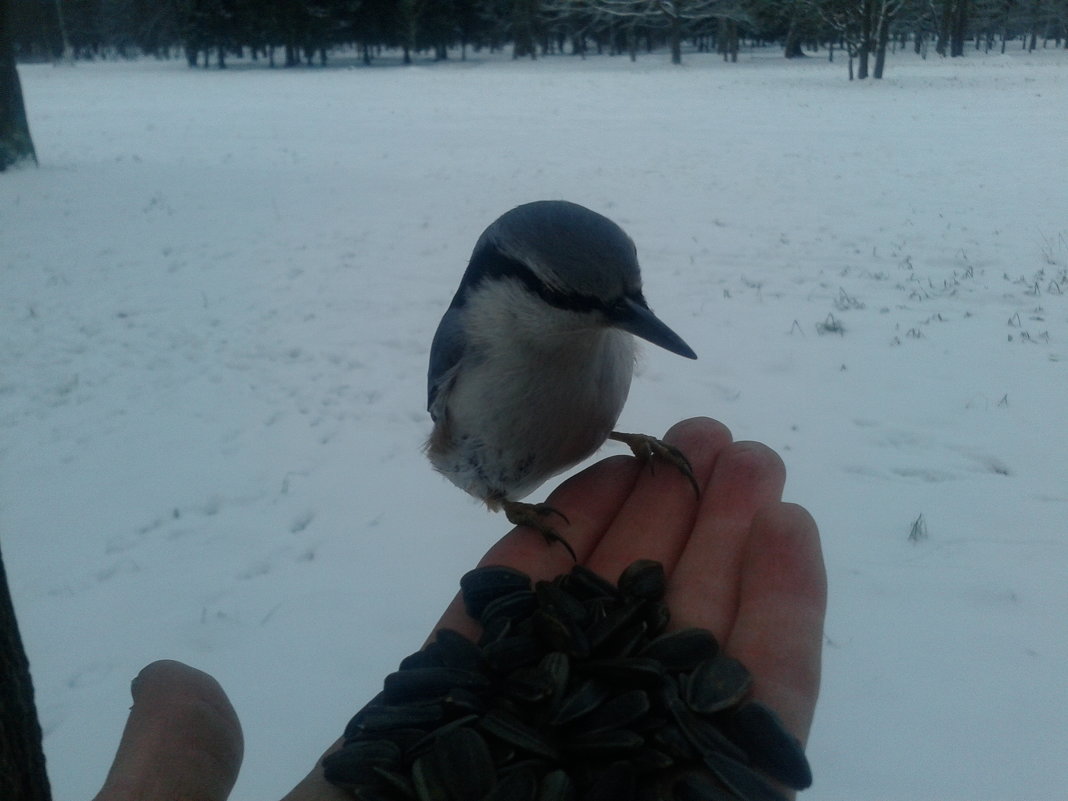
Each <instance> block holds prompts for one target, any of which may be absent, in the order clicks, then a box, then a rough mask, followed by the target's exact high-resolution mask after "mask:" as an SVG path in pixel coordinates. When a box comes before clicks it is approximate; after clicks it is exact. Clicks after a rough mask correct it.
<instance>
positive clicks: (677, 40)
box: [671, 14, 682, 64]
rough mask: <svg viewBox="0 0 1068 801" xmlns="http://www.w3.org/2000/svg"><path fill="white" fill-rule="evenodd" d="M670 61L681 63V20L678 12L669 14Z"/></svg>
mask: <svg viewBox="0 0 1068 801" xmlns="http://www.w3.org/2000/svg"><path fill="white" fill-rule="evenodd" d="M671 63H672V64H681V63H682V20H681V19H680V18H679V15H678V14H672V15H671Z"/></svg>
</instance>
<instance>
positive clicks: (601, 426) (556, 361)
mask: <svg viewBox="0 0 1068 801" xmlns="http://www.w3.org/2000/svg"><path fill="white" fill-rule="evenodd" d="M632 334H633V335H634V336H638V337H641V338H642V339H645V340H647V341H649V342H652V343H653V344H654V345H659V346H660V347H662V348H665V349H667V350H669V351H671V352H672V353H677V354H679V355H680V356H685V357H686V358H689V359H696V358H697V356H696V354H694V352H693V350H691V349H690V346H689V345H687V344H686V343H685V342H683V341H682V339H681V338H680V337H679V336H678V334H676V333H675V332H674V331H672V330H671V329H670V328H668V327H667V326H666V325H664V323H662V322H661V321H660V320H659V319H658V318H657V317H656V316H655V315H654V314H653V313H652V311H650V310H649V306H648V305H647V304H646V302H645V298H644V297H643V295H642V288H641V273H640V270H639V268H638V259H637V253H636V250H635V247H634V243H633V242H632V241H631V239H630V237H628V236H627V235H626V234H625V233H624V232H623V230H622V229H621V228H620V227H619V226H618V225H616V224H615V223H614V222H612V221H611V220H609V219H608V218H606V217H603V216H601V215H600V214H597V213H596V212H593V211H590V210H589V209H587V208H584V207H583V206H579V205H576V204H575V203H567V202H564V201H553V200H546V201H539V202H535V203H527V204H525V205H522V206H518V207H517V208H514V209H512V210H511V211H509V212H507V213H505V214H504V215H502V216H501V217H500V218H499V219H497V220H496V221H495V222H494V223H493V224H492V225H490V226H489V228H487V229H486V230H485V231H484V232H483V234H482V236H481V237H479V239H478V242H477V243H476V244H475V249H474V252H473V253H472V254H471V261H470V262H469V264H468V266H467V271H466V272H465V273H464V275H463V278H462V279H461V280H460V286H459V288H458V289H457V290H456V294H455V296H454V297H453V299H452V303H450V304H449V308H448V310H447V311H446V312H445V315H444V316H443V317H442V318H441V323H440V324H439V325H438V330H437V332H436V333H435V334H434V341H433V344H432V345H431V348H430V370H429V374H428V398H427V408H428V409H429V411H430V416H431V417H432V418H433V421H434V429H433V432H432V433H431V435H430V440H429V441H428V443H427V454H428V456H429V457H430V461H431V463H432V464H433V465H434V467H435V468H436V469H437V470H438V471H439V472H441V473H442V474H443V475H445V476H446V477H447V478H448V479H449V480H450V481H451V482H452V483H453V484H455V485H456V486H458V487H460V489H462V490H464V491H466V492H468V493H470V494H471V495H473V496H475V497H476V498H479V499H480V500H482V501H484V502H485V504H486V505H487V506H488V507H489V508H490V509H491V510H493V511H497V510H498V509H503V510H504V511H505V514H506V515H507V517H508V519H509V521H511V522H512V523H514V524H516V525H528V526H531V527H533V528H535V529H537V530H538V531H540V532H541V533H542V535H543V536H544V537H545V538H546V540H547V541H549V542H553V541H559V542H561V543H562V544H563V545H564V546H565V547H566V548H567V549H568V551H570V552H571V554H572V556H574V551H572V550H571V546H570V545H568V543H567V541H566V540H564V539H563V537H561V536H560V535H559V534H557V533H556V531H555V530H553V528H552V527H551V526H549V525H548V524H547V523H546V522H545V520H544V518H545V517H546V516H547V515H549V514H551V513H554V512H555V510H553V509H552V508H550V507H548V506H546V505H544V504H526V503H518V499H520V498H522V497H524V496H526V495H527V494H528V493H530V492H531V491H532V490H534V489H536V488H537V487H538V486H539V485H540V484H541V483H542V482H544V481H545V480H546V479H548V478H549V477H551V476H553V475H556V474H557V473H559V472H561V471H563V470H566V469H567V468H568V467H571V466H572V465H574V464H577V463H578V462H580V461H582V460H583V459H585V458H586V457H587V456H590V455H591V454H592V453H593V452H594V451H596V450H597V449H598V448H599V447H600V446H601V445H602V444H603V443H604V441H605V440H606V439H608V438H610V437H611V438H612V439H617V440H619V441H621V442H624V443H626V444H627V445H629V446H630V447H631V449H632V450H633V451H634V453H635V454H636V455H638V456H641V457H644V458H649V457H651V456H652V455H653V454H656V455H659V456H662V457H665V458H667V459H668V460H669V461H670V462H672V463H674V464H675V465H676V466H677V467H678V468H679V469H680V470H682V472H683V473H684V474H685V475H686V476H687V478H689V480H690V483H691V484H692V485H693V487H694V489H695V490H697V484H696V482H695V481H694V478H693V474H692V471H691V470H690V466H689V464H688V463H687V461H686V459H685V457H684V456H683V455H682V454H681V453H680V452H679V451H678V450H677V449H675V448H673V447H672V446H670V445H667V444H665V443H662V442H660V441H659V440H657V439H654V438H653V437H648V436H645V435H641V434H620V433H618V432H615V431H613V428H614V427H615V424H616V420H617V419H618V418H619V414H620V412H621V411H622V410H623V404H624V402H625V401H626V399H627V393H628V391H629V390H630V381H631V376H632V375H633V372H634V361H635V355H636V343H635V342H634V338H633V337H632V336H631V335H632ZM557 514H559V513H558V512H557ZM561 516H562V515H561ZM565 520H566V518H565Z"/></svg>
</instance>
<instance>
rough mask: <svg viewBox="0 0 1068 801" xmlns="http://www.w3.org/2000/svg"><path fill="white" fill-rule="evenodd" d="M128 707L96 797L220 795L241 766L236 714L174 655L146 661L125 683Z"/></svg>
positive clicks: (124, 800)
mask: <svg viewBox="0 0 1068 801" xmlns="http://www.w3.org/2000/svg"><path fill="white" fill-rule="evenodd" d="M130 691H131V695H132V696H133V707H132V708H131V710H130V715H129V718H128V719H127V722H126V727H125V729H124V730H123V733H122V741H121V742H120V744H119V748H118V752H117V753H116V756H115V761H114V763H113V764H112V767H111V770H110V771H109V772H108V776H107V779H106V780H105V783H104V787H103V788H102V789H101V791H100V793H99V794H98V795H97V797H96V798H97V801H133V799H140V798H165V797H166V798H170V797H173V798H190V799H198V800H202V801H222V799H225V798H226V797H227V796H228V795H229V793H230V790H231V789H232V788H233V785H234V782H235V781H236V780H237V772H238V769H239V768H240V766H241V759H242V755H243V752H244V738H243V736H242V732H241V724H240V722H239V721H238V718H237V713H236V712H235V711H234V708H233V706H232V705H231V704H230V700H229V699H228V698H227V697H226V693H225V692H224V691H223V689H222V687H221V686H220V685H219V683H218V682H217V681H216V680H215V679H214V678H212V677H211V676H210V675H208V674H207V673H204V672H203V671H201V670H197V669H196V668H192V667H189V666H188V665H184V664H182V663H181V662H175V661H173V660H160V661H157V662H153V663H151V664H149V665H147V666H145V667H144V668H143V669H142V670H141V671H140V672H139V673H138V674H137V677H136V678H135V679H134V680H133V681H132V682H131V684H130Z"/></svg>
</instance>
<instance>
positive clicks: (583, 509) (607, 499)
mask: <svg viewBox="0 0 1068 801" xmlns="http://www.w3.org/2000/svg"><path fill="white" fill-rule="evenodd" d="M637 478H638V465H637V463H636V460H634V459H631V458H627V457H624V456H615V457H611V458H608V459H603V460H602V461H600V462H597V464H594V465H592V466H591V467H588V468H587V469H585V470H583V471H582V472H581V473H578V474H577V475H575V476H573V477H571V478H569V479H568V480H567V481H565V482H564V483H563V484H561V485H560V486H559V487H558V488H557V489H556V490H555V491H554V492H553V493H552V494H551V495H550V496H549V499H548V500H547V501H546V503H547V504H548V505H549V506H552V507H553V508H554V509H559V510H560V511H561V512H563V513H564V514H566V515H567V518H568V520H570V521H571V523H570V525H568V526H567V528H566V536H567V538H568V542H569V543H571V546H572V547H573V548H574V549H575V552H576V553H577V554H578V555H579V559H580V560H583V561H584V558H585V556H586V555H587V554H589V553H590V552H591V551H592V550H593V549H594V547H596V544H597V542H598V541H599V540H600V538H601V537H602V536H603V535H604V532H605V530H606V529H607V528H608V526H609V525H610V524H611V522H612V520H613V519H614V518H615V516H616V513H617V512H618V510H619V508H620V506H621V505H622V504H623V500H624V499H625V498H626V496H627V494H628V493H629V492H630V491H631V488H632V487H633V486H634V482H635V481H636V480H637ZM485 565H506V566H509V567H514V568H517V569H519V570H522V571H523V572H524V573H527V574H528V575H530V576H531V578H532V579H534V580H535V581H538V580H540V579H551V578H553V577H554V576H558V575H559V574H561V573H566V572H568V571H569V570H570V569H571V567H572V566H573V565H574V562H573V561H572V559H571V557H570V556H569V555H568V553H567V552H566V551H565V550H564V548H562V547H561V546H559V545H553V546H547V545H546V543H545V539H544V538H543V537H542V536H541V535H540V534H539V533H538V532H536V531H533V530H531V529H528V528H525V527H523V526H517V527H516V528H514V529H512V530H511V531H510V532H509V533H508V534H506V535H505V536H504V537H503V538H501V539H500V540H499V541H498V542H497V543H496V544H495V545H493V546H492V547H491V548H490V549H489V550H488V551H487V552H486V555H485V556H483V557H482V559H480V560H479V563H478V566H479V567H482V566H485ZM440 628H450V629H454V630H455V631H458V632H460V633H461V634H463V635H465V636H467V637H469V638H471V639H475V638H477V637H478V633H479V626H478V624H477V623H476V622H475V621H474V620H472V619H471V618H470V617H468V616H467V613H466V612H465V611H464V606H463V599H462V598H461V596H460V595H459V593H458V594H457V595H456V596H455V597H454V598H453V600H452V603H450V604H449V606H448V608H447V609H446V610H445V613H444V614H443V615H442V616H441V619H440V620H439V621H438V624H437V625H436V626H434V632H436V631H437V630H438V629H440ZM434 632H431V635H430V639H433V636H434Z"/></svg>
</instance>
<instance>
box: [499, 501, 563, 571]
mask: <svg viewBox="0 0 1068 801" xmlns="http://www.w3.org/2000/svg"><path fill="white" fill-rule="evenodd" d="M501 509H502V510H503V511H504V516H505V517H507V518H508V522H509V523H511V524H512V525H515V526H529V527H530V528H532V529H534V530H535V531H537V532H538V533H539V534H541V536H543V537H545V541H546V542H547V543H549V544H550V545H552V544H553V543H554V542H558V543H560V544H561V545H563V546H564V547H565V548H567V552H568V553H569V554H571V558H572V559H574V560H575V561H576V562H578V557H577V556H575V550H574V548H572V547H571V543H569V542H568V541H567V540H565V539H564V538H563V537H561V536H560V534H559V533H558V532H557V531H556V529H554V528H553V527H552V526H550V525H549V524H548V523H547V522H545V519H546V518H547V517H550V516H551V515H558V516H559V517H561V518H563V521H564V522H565V523H567V524H568V525H570V524H571V521H570V520H568V519H567V515H565V514H564V513H563V512H561V511H560V510H559V509H554V508H553V507H551V506H549V505H548V504H546V503H522V502H520V501H503V502H502V503H501Z"/></svg>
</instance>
